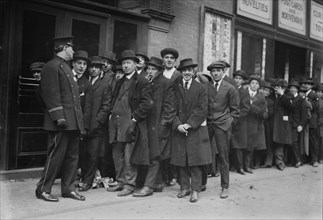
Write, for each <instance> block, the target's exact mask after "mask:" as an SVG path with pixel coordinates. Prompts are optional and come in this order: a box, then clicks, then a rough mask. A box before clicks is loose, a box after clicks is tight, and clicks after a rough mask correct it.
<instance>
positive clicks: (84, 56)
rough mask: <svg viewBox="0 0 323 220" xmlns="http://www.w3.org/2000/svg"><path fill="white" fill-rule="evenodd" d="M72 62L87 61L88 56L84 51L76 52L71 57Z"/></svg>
mask: <svg viewBox="0 0 323 220" xmlns="http://www.w3.org/2000/svg"><path fill="white" fill-rule="evenodd" d="M73 60H74V61H75V60H86V61H87V62H88V61H89V54H88V52H86V51H85V50H77V51H75V53H74V55H73Z"/></svg>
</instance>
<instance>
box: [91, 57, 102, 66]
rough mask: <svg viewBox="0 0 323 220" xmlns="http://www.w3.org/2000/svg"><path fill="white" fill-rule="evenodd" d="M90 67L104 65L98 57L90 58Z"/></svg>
mask: <svg viewBox="0 0 323 220" xmlns="http://www.w3.org/2000/svg"><path fill="white" fill-rule="evenodd" d="M90 62H91V63H90V65H94V64H95V65H104V64H103V62H102V58H101V57H100V56H93V57H90Z"/></svg>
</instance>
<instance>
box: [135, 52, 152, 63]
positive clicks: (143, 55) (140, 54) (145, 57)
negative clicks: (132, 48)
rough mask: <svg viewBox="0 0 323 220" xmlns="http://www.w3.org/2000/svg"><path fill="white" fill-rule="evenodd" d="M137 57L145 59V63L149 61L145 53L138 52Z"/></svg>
mask: <svg viewBox="0 0 323 220" xmlns="http://www.w3.org/2000/svg"><path fill="white" fill-rule="evenodd" d="M136 56H142V57H143V58H144V59H145V62H147V61H148V60H149V58H148V57H147V55H146V53H144V52H136Z"/></svg>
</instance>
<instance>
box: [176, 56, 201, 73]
mask: <svg viewBox="0 0 323 220" xmlns="http://www.w3.org/2000/svg"><path fill="white" fill-rule="evenodd" d="M185 67H193V68H195V67H197V64H195V63H193V60H192V58H186V59H183V60H181V61H180V62H179V66H178V67H177V70H178V71H181V70H182V69H183V68H185Z"/></svg>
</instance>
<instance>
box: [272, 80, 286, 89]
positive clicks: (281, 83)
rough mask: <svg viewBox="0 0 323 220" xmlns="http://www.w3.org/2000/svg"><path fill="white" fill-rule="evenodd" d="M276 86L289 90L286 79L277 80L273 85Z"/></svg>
mask: <svg viewBox="0 0 323 220" xmlns="http://www.w3.org/2000/svg"><path fill="white" fill-rule="evenodd" d="M275 86H281V87H283V88H287V86H288V83H287V81H286V80H284V79H276V81H275V82H274V84H273V87H275Z"/></svg>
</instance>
